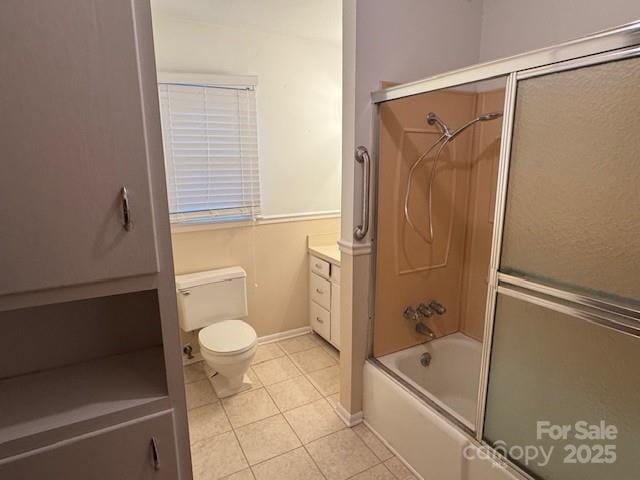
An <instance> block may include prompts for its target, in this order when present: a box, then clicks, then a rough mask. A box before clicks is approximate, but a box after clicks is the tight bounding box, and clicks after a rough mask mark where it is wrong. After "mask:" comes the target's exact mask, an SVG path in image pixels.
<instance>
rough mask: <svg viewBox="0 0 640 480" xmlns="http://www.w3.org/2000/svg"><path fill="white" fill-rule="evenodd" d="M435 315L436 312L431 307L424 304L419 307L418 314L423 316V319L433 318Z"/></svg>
mask: <svg viewBox="0 0 640 480" xmlns="http://www.w3.org/2000/svg"><path fill="white" fill-rule="evenodd" d="M434 313H436V312H434V310H433V309H432V308H431V306H429V305H425V304H424V303H421V304H420V305H418V314H420V315H422V316H423V317H425V318H429V317H431V316H433V314H434Z"/></svg>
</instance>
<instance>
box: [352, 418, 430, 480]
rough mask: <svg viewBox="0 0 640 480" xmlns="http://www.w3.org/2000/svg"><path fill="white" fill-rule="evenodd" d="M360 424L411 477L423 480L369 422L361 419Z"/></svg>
mask: <svg viewBox="0 0 640 480" xmlns="http://www.w3.org/2000/svg"><path fill="white" fill-rule="evenodd" d="M362 423H364V424H365V425H366V426H367V428H368V429H369V430H371V433H373V434H374V435H375V436H376V437H377V438H378V440H380V441H381V442H382V444H383V445H384V446H385V447H387V448H388V449H389V450H390V451H391V453H393V454H394V455H395V456H396V457H397V459H398V460H400V461H401V462H402V464H403V465H404V466H405V467H407V470H409V471H410V472H411V473H412V474H413V476H415V477H416V478H417V479H418V480H424V477H423V476H422V475H420V474H419V473H418V472H416V470H415V469H414V468H413V467H412V466H411V465H410V464H409V462H407V461H406V460H405V459H404V457H403V456H402V455H400V454H399V453H398V451H397V450H396V449H395V448H393V447H392V446H391V445H390V444H389V442H387V440H386V439H385V438H384V437H383V436H382V435H380V434H379V433H378V432H377V431H376V429H375V428H373V427H372V426H371V425H370V424H369V422H367V420H366V419H364V418H363V419H362Z"/></svg>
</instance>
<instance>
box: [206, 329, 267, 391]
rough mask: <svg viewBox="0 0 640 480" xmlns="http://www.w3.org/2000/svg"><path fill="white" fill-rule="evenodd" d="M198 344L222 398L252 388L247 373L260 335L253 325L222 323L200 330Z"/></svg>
mask: <svg viewBox="0 0 640 480" xmlns="http://www.w3.org/2000/svg"><path fill="white" fill-rule="evenodd" d="M198 342H199V344H200V352H201V354H202V358H203V359H204V360H205V362H206V363H207V365H208V367H209V372H208V373H209V376H210V379H211V384H212V385H213V388H214V389H215V391H216V394H217V395H218V397H219V398H224V397H228V396H230V395H233V394H235V393H238V392H241V391H243V390H247V389H249V388H251V380H249V378H248V377H247V371H248V370H249V365H251V361H252V360H253V357H254V356H255V354H256V350H257V348H258V336H257V334H256V331H255V330H254V329H253V327H251V325H249V324H248V323H246V322H243V321H242V320H223V321H221V322H218V323H214V324H212V325H209V326H208V327H205V328H203V329H202V330H200V332H199V333H198Z"/></svg>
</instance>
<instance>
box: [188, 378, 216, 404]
mask: <svg viewBox="0 0 640 480" xmlns="http://www.w3.org/2000/svg"><path fill="white" fill-rule="evenodd" d="M184 390H185V394H186V395H187V409H191V408H197V407H201V406H203V405H206V404H207V403H213V402H215V401H216V400H217V399H218V397H217V396H216V392H214V391H213V387H212V386H211V383H210V382H209V379H206V378H205V379H204V380H198V381H197V382H193V383H187V384H186V385H185V386H184Z"/></svg>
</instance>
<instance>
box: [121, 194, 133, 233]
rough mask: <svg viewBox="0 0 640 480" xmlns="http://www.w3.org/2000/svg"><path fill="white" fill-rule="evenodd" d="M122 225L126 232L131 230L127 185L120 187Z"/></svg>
mask: <svg viewBox="0 0 640 480" xmlns="http://www.w3.org/2000/svg"><path fill="white" fill-rule="evenodd" d="M120 193H121V195H122V226H123V227H124V229H125V230H126V231H127V232H128V231H129V230H131V210H130V209H129V194H128V193H127V187H122V190H121V191H120Z"/></svg>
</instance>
